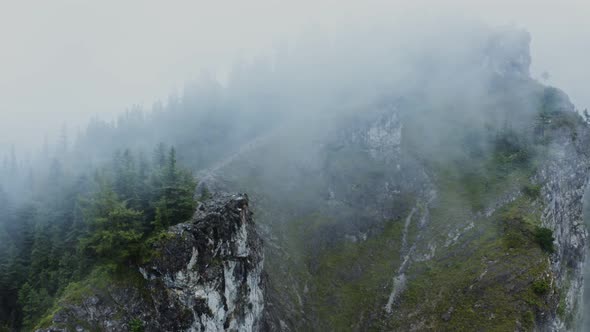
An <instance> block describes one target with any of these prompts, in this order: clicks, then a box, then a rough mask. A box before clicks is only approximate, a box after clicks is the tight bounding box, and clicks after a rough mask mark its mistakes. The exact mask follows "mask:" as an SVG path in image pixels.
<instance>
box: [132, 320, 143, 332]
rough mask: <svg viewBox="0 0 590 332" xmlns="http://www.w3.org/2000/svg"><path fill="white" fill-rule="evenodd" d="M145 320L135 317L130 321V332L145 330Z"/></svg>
mask: <svg viewBox="0 0 590 332" xmlns="http://www.w3.org/2000/svg"><path fill="white" fill-rule="evenodd" d="M143 329H144V327H143V322H142V321H141V320H140V319H134V320H132V321H131V322H130V323H129V332H143Z"/></svg>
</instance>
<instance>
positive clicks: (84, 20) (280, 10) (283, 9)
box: [0, 0, 590, 147]
mask: <svg viewBox="0 0 590 332" xmlns="http://www.w3.org/2000/svg"><path fill="white" fill-rule="evenodd" d="M585 2H586V3H585ZM438 15H457V16H461V17H463V18H470V19H471V18H472V19H478V20H482V21H484V22H486V23H488V24H491V25H507V24H511V25H516V26H520V27H524V28H526V29H527V30H529V31H530V32H531V34H532V37H533V41H532V55H533V68H532V73H533V76H534V77H540V76H541V73H543V72H545V71H546V72H548V73H549V74H550V77H549V79H548V83H549V84H552V85H555V86H558V87H560V88H562V89H564V90H565V91H566V92H567V93H568V94H569V95H570V97H571V98H572V100H573V101H574V103H575V104H576V105H577V107H578V108H579V109H584V108H590V91H589V90H590V89H589V88H588V87H589V86H590V85H589V84H588V78H589V77H590V66H589V64H588V59H590V2H587V1H583V0H576V1H568V0H561V1H556V0H551V1H549V0H534V1H533V0H521V1H519V0H511V1H509V0H494V1H487V0H486V1H469V0H463V1H458V0H455V1H443V0H431V1H416V0H413V1H396V0H389V1H377V0H363V1H360V0H359V1H345V0H333V1H318V0H297V1H288V2H287V1H278V0H249V1H227V0H216V1H183V0H167V1H151V0H127V1H126V0H101V1H98V0H95V1H85V0H50V1H47V0H38V1H32V0H31V1H27V0H0V147H1V146H6V145H8V144H11V143H13V142H18V141H25V140H26V141H40V140H41V139H42V137H43V136H44V135H45V134H46V133H47V134H49V135H50V136H55V135H56V132H57V130H58V128H59V127H61V124H62V123H63V122H64V121H66V122H67V123H68V125H69V127H70V128H71V130H73V129H72V128H75V127H76V126H79V125H80V124H83V123H85V122H86V121H87V120H88V118H89V117H91V116H92V115H97V114H98V115H100V116H102V117H105V118H110V117H112V116H113V115H114V114H116V113H118V112H121V111H123V110H125V108H127V107H129V106H130V105H132V104H143V105H144V106H146V107H149V106H150V105H151V104H152V102H153V101H155V100H157V99H165V98H166V96H167V95H168V94H169V93H171V92H173V91H176V90H179V89H181V88H182V86H183V84H184V82H185V81H186V80H189V79H191V78H195V77H197V76H198V75H199V73H201V71H202V70H204V69H206V70H209V71H210V72H220V73H223V72H224V71H227V69H228V67H229V66H230V65H231V64H232V63H233V62H234V61H236V60H239V59H247V58H249V57H252V56H254V55H257V54H264V53H265V52H269V51H270V50H271V49H272V48H273V47H275V46H276V45H278V44H281V43H283V42H284V41H289V40H293V39H294V38H296V36H297V35H298V34H300V33H301V32H302V31H304V30H308V29H310V28H313V29H321V30H328V31H330V30H334V29H339V28H341V27H343V26H354V24H355V23H358V22H369V21H371V20H375V19H381V20H384V19H391V20H397V19H400V18H404V19H412V17H424V16H431V17H433V18H436V17H437V16H438Z"/></svg>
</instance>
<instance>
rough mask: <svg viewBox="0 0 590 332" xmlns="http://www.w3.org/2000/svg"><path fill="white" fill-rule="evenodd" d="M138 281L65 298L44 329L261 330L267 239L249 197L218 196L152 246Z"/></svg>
mask: <svg viewBox="0 0 590 332" xmlns="http://www.w3.org/2000/svg"><path fill="white" fill-rule="evenodd" d="M152 253H153V254H152V258H151V259H150V260H149V261H148V263H146V264H144V265H143V266H141V267H140V268H139V271H140V273H141V275H142V276H143V278H141V277H140V278H138V279H140V281H139V282H136V283H135V284H133V285H130V284H129V283H125V284H113V285H110V286H108V287H106V289H97V290H96V291H95V292H93V293H91V294H87V295H86V296H83V297H82V298H81V299H80V301H74V302H73V303H68V304H63V306H62V308H61V309H59V310H58V311H57V312H56V313H55V314H54V315H53V318H52V324H51V326H50V327H48V328H44V329H42V330H40V331H47V332H49V331H91V330H92V331H94V330H104V331H130V330H133V328H134V327H136V328H137V330H143V331H257V330H259V326H260V325H261V317H262V314H263V310H264V290H263V277H262V269H263V253H262V240H261V239H260V237H259V236H258V234H257V233H256V230H255V226H254V223H253V221H252V213H251V212H250V209H249V207H248V197H247V196H246V195H241V194H240V195H230V194H216V195H214V196H213V197H212V198H211V199H209V200H207V201H205V202H203V203H200V204H199V206H198V207H197V211H196V213H195V215H194V217H193V219H192V220H191V221H190V222H187V223H181V224H177V225H175V226H172V227H170V228H169V229H168V231H167V232H164V233H163V234H161V235H160V236H159V237H158V238H157V239H156V240H155V241H154V243H153V244H152Z"/></svg>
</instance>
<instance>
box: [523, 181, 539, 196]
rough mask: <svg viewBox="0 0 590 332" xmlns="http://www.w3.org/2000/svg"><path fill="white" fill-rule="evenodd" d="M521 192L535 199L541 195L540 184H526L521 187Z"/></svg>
mask: <svg viewBox="0 0 590 332" xmlns="http://www.w3.org/2000/svg"><path fill="white" fill-rule="evenodd" d="M522 193H523V194H525V195H527V196H528V197H530V198H532V199H537V198H539V196H540V195H541V186H540V185H534V184H526V185H524V186H523V187H522Z"/></svg>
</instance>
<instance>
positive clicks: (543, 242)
mask: <svg viewBox="0 0 590 332" xmlns="http://www.w3.org/2000/svg"><path fill="white" fill-rule="evenodd" d="M535 239H536V240H537V242H538V243H539V245H540V246H541V248H542V249H543V250H545V251H546V252H548V253H553V252H554V251H555V248H554V247H553V241H554V240H555V238H554V237H553V231H552V230H550V229H549V228H545V227H537V228H536V229H535Z"/></svg>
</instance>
